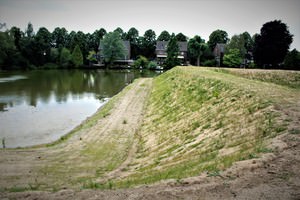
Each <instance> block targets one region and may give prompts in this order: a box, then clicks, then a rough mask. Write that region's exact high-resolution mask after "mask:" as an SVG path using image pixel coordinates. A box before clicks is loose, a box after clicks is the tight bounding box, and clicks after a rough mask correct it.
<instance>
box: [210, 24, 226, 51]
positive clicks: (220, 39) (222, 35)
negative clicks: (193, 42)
mask: <svg viewBox="0 0 300 200" xmlns="http://www.w3.org/2000/svg"><path fill="white" fill-rule="evenodd" d="M228 40H229V39H228V34H227V32H226V31H223V30H220V29H218V30H215V31H213V32H212V33H211V34H210V35H209V40H208V42H207V43H208V46H209V48H210V49H211V50H213V49H214V48H215V46H216V44H217V43H224V44H226V43H227V42H228Z"/></svg>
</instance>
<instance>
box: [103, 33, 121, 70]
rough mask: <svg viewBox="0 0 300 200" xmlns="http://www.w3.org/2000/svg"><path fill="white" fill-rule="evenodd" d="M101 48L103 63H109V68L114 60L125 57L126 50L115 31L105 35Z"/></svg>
mask: <svg viewBox="0 0 300 200" xmlns="http://www.w3.org/2000/svg"><path fill="white" fill-rule="evenodd" d="M101 46H102V47H101V48H102V49H103V56H104V59H105V62H107V63H109V65H110V66H112V64H113V62H114V61H115V60H117V59H119V58H123V57H124V56H125V51H126V49H125V46H124V44H123V41H122V39H121V37H120V34H119V33H118V32H117V31H115V32H110V33H108V34H106V35H105V37H104V39H103V40H102V43H101Z"/></svg>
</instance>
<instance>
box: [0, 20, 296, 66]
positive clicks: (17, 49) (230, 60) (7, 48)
mask: <svg viewBox="0 0 300 200" xmlns="http://www.w3.org/2000/svg"><path fill="white" fill-rule="evenodd" d="M109 37H117V38H118V39H119V40H127V41H129V42H130V46H131V58H132V59H133V60H136V63H135V64H136V65H139V66H144V65H146V63H149V61H155V57H156V55H155V49H156V41H169V45H168V49H167V53H168V57H167V59H166V61H165V66H166V67H167V68H171V67H173V66H175V65H177V64H178V63H179V61H178V60H177V56H178V51H179V48H178V45H177V42H178V41H181V42H187V46H188V60H189V62H190V64H193V65H197V66H200V65H202V66H216V59H215V55H214V48H215V47H216V44H218V43H221V44H225V50H224V55H223V56H222V60H221V65H222V66H228V67H240V66H242V65H244V66H246V67H256V68H284V69H299V67H300V53H299V52H298V51H297V50H296V49H294V50H292V51H289V47H290V44H291V43H292V41H293V36H292V35H291V34H290V32H289V30H288V27H287V25H286V24H285V23H282V22H281V21H279V20H275V21H271V22H267V23H265V24H264V25H263V26H262V28H261V31H260V33H259V34H255V35H253V36H251V35H250V34H249V33H248V32H244V33H241V34H239V35H234V36H232V37H231V38H229V37H228V34H227V32H226V31H224V30H219V29H217V30H215V31H213V32H212V33H211V34H210V36H209V40H208V41H207V42H206V41H205V40H204V39H203V38H201V36H199V35H196V36H194V37H193V38H188V37H187V36H186V35H184V34H183V33H178V34H174V33H172V34H170V33H169V32H168V31H166V30H165V31H162V32H161V33H160V34H159V35H158V36H157V35H156V33H155V32H154V31H153V30H152V29H149V30H147V31H145V33H144V34H143V35H142V36H140V35H139V31H138V30H137V29H136V28H134V27H132V28H130V29H129V30H128V32H124V31H123V29H121V28H120V27H118V28H116V29H115V30H114V31H113V32H111V33H108V32H107V31H106V30H105V29H104V28H100V29H98V30H96V31H94V32H93V33H92V34H90V33H87V34H85V33H83V32H82V31H78V32H75V31H71V32H70V33H69V32H68V31H67V30H66V29H65V28H60V27H57V28H55V29H54V30H53V32H52V33H51V32H49V30H48V29H47V28H45V27H41V28H39V29H38V31H37V32H36V33H35V32H34V28H33V25H32V24H31V23H28V25H27V28H26V30H25V31H22V30H21V29H20V28H18V27H12V28H11V29H10V30H6V31H5V32H0V67H1V68H3V69H16V68H18V69H28V68H29V69H31V68H47V67H50V68H51V67H63V68H70V67H82V66H88V65H89V64H90V63H93V62H97V59H98V58H97V53H98V51H99V43H100V40H104V41H105V39H106V40H108V38H109ZM112 41H114V40H113V39H112ZM115 46H116V45H115ZM117 46H118V45H117ZM120 48H121V47H120ZM110 53H112V52H110ZM111 56H112V55H111ZM110 61H111V60H109V62H110ZM151 65H153V66H155V63H154V62H152V63H151Z"/></svg>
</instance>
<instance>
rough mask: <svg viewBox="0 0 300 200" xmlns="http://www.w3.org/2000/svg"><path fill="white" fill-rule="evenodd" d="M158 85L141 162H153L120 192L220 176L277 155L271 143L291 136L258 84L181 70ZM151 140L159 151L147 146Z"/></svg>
mask: <svg viewBox="0 0 300 200" xmlns="http://www.w3.org/2000/svg"><path fill="white" fill-rule="evenodd" d="M241 80H242V81H243V84H244V85H240V83H241V82H240V81H241ZM247 82H249V85H251V87H253V89H252V90H251V88H250V90H249V87H248V85H247V84H248V83H247ZM153 84H154V86H153V91H152V93H151V94H150V97H149V101H148V104H147V107H146V110H147V111H146V114H145V118H146V119H145V120H144V123H143V126H142V128H141V131H140V133H139V135H140V140H139V141H140V142H139V143H140V144H139V149H138V155H137V160H136V162H137V163H139V159H141V160H144V159H147V161H148V162H146V163H145V162H142V163H140V164H141V166H140V167H138V168H136V169H135V170H134V172H133V173H132V174H131V175H129V176H128V177H127V178H124V179H123V180H116V181H115V184H116V187H131V186H134V185H140V184H151V183H154V182H158V181H161V180H164V179H182V178H185V177H189V176H195V175H199V174H200V173H202V172H209V173H210V174H214V173H216V172H219V171H220V170H224V169H226V168H228V167H230V166H231V165H232V164H233V163H234V162H236V161H240V160H245V159H253V158H257V157H259V155H260V154H261V153H268V152H272V150H270V149H268V148H266V146H265V141H267V140H268V139H270V138H273V137H276V136H277V135H278V134H281V133H283V132H285V131H286V130H287V124H283V123H281V122H280V120H279V117H280V114H279V112H278V111H276V110H273V109H272V106H273V105H274V103H273V100H274V99H273V98H272V97H268V96H266V95H262V94H259V95H258V94H257V93H256V91H257V89H256V87H257V88H261V87H262V89H266V90H267V89H268V88H264V87H265V86H260V85H259V83H258V82H253V81H251V80H245V79H238V78H234V76H230V75H228V73H227V72H226V73H224V72H223V71H221V72H220V71H217V72H216V71H215V70H214V69H213V70H210V69H206V68H192V67H177V68H174V69H172V70H170V71H168V72H166V73H164V74H162V75H160V76H158V77H156V78H155V79H154V83H153ZM246 88H247V89H246ZM261 92H262V93H263V92H264V91H261ZM262 97H263V98H262ZM151 135H152V137H154V138H156V140H155V145H153V144H151V145H149V144H148V145H147V140H148V139H147V138H149V137H150V136H151ZM230 149H231V150H230ZM226 151H228V153H224V152H226ZM221 152H222V153H221Z"/></svg>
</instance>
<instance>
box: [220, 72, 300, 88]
mask: <svg viewBox="0 0 300 200" xmlns="http://www.w3.org/2000/svg"><path fill="white" fill-rule="evenodd" d="M215 70H216V71H219V72H223V73H230V74H234V75H237V76H242V77H244V78H248V79H253V80H259V81H263V82H270V83H275V84H278V85H283V86H287V87H290V88H296V89H300V72H299V71H288V70H262V69H231V68H227V69H225V68H221V69H218V68H215Z"/></svg>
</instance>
